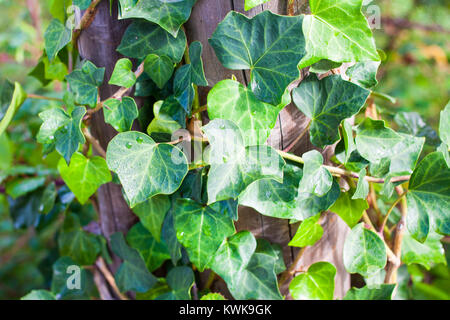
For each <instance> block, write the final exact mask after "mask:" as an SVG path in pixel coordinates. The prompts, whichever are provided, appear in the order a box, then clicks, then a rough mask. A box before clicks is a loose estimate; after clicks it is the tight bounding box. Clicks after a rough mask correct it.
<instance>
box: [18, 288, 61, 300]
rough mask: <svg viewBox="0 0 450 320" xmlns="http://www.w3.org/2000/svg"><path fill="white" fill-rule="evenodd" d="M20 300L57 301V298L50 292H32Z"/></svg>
mask: <svg viewBox="0 0 450 320" xmlns="http://www.w3.org/2000/svg"><path fill="white" fill-rule="evenodd" d="M20 300H56V297H55V295H54V294H53V293H51V292H50V291H48V290H32V291H31V292H30V293H28V294H26V295H25V296H23V297H22V298H20Z"/></svg>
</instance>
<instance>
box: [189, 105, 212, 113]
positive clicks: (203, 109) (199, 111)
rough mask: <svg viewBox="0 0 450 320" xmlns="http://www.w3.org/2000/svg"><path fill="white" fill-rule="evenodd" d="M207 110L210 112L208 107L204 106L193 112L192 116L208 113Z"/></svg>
mask: <svg viewBox="0 0 450 320" xmlns="http://www.w3.org/2000/svg"><path fill="white" fill-rule="evenodd" d="M207 110H208V105H204V106H201V107H200V108H198V109H195V110H194V111H192V114H196V113H201V112H203V111H207Z"/></svg>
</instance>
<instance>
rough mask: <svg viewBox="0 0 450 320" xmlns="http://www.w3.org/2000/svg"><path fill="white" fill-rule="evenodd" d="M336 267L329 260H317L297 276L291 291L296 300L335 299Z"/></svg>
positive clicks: (291, 285)
mask: <svg viewBox="0 0 450 320" xmlns="http://www.w3.org/2000/svg"><path fill="white" fill-rule="evenodd" d="M335 275H336V268H335V267H334V266H333V265H332V264H331V263H329V262H317V263H314V264H313V265H311V266H310V267H309V268H308V271H307V272H304V273H302V274H300V275H298V276H296V277H295V278H294V279H293V280H292V282H291V284H290V285H289V292H290V293H291V295H292V297H293V298H294V299H296V300H333V296H334V277H335Z"/></svg>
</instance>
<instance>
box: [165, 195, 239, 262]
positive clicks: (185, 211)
mask: <svg viewBox="0 0 450 320" xmlns="http://www.w3.org/2000/svg"><path fill="white" fill-rule="evenodd" d="M174 214H175V229H176V231H177V238H178V240H179V241H180V243H181V244H182V245H183V246H184V247H185V248H186V250H187V252H188V254H189V259H190V261H191V262H192V263H194V265H195V266H196V267H197V268H198V269H199V271H203V270H204V269H205V268H207V267H208V266H209V264H210V262H211V259H212V257H213V256H214V254H215V253H216V251H217V249H218V248H219V247H220V244H221V243H222V242H223V241H224V240H225V238H226V237H228V236H231V235H232V234H233V233H234V232H235V229H234V225H233V221H232V220H231V218H230V217H229V216H228V215H225V214H224V213H222V212H220V211H216V210H214V209H213V208H212V207H210V206H204V205H202V204H200V203H197V202H195V201H193V200H190V199H178V200H177V201H176V202H175V204H174Z"/></svg>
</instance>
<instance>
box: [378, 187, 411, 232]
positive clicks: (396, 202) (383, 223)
mask: <svg viewBox="0 0 450 320" xmlns="http://www.w3.org/2000/svg"><path fill="white" fill-rule="evenodd" d="M406 193H407V192H403V193H402V194H400V196H399V197H398V198H397V200H395V201H394V203H393V204H392V206H391V207H390V208H389V210H388V211H387V213H386V216H385V217H384V219H383V222H382V223H381V226H380V233H382V232H383V230H384V227H385V226H386V223H387V221H388V218H389V215H390V214H391V212H392V211H393V210H394V208H395V207H396V206H397V204H398V203H399V202H400V201H401V200H402V198H403V197H404V196H405V195H406Z"/></svg>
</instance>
